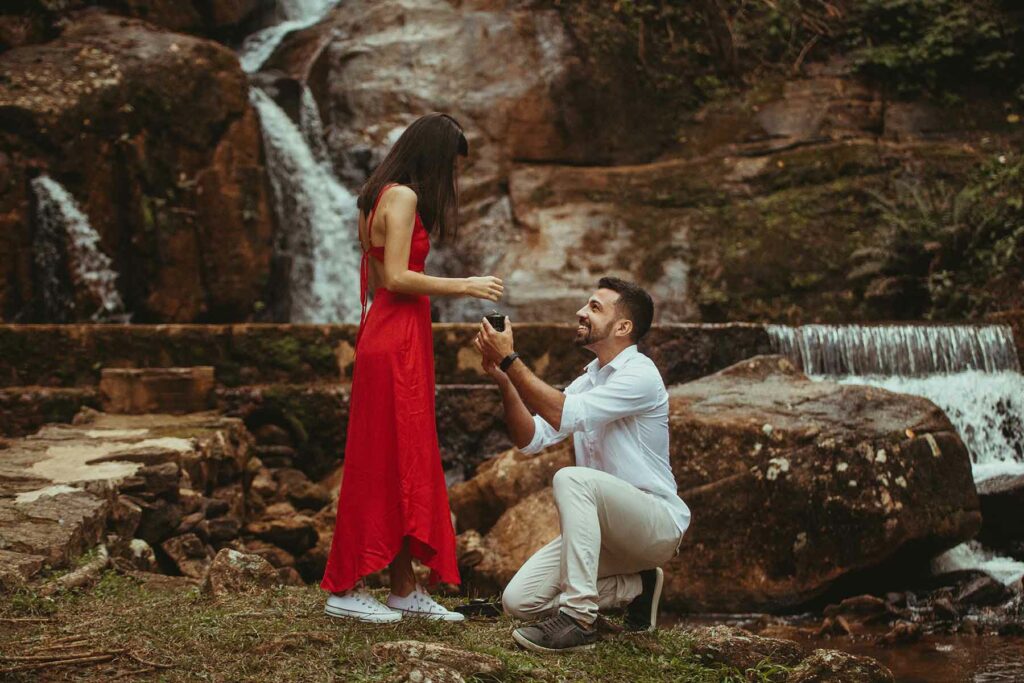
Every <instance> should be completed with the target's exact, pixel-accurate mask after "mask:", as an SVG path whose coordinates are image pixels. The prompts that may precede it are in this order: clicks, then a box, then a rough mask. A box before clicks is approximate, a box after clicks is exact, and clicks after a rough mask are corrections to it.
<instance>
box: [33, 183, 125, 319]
mask: <svg viewBox="0 0 1024 683" xmlns="http://www.w3.org/2000/svg"><path fill="white" fill-rule="evenodd" d="M31 184H32V191H33V193H34V194H35V198H36V210H37V216H38V226H37V234H38V239H37V240H36V244H35V247H36V264H37V266H39V269H40V271H41V273H42V280H43V282H42V289H43V304H44V307H45V308H46V310H47V312H53V313H55V314H56V315H57V316H60V315H61V313H60V311H68V310H69V309H71V308H73V307H74V301H73V297H70V298H69V297H68V296H67V295H66V294H64V293H62V292H61V291H60V290H61V287H60V284H59V282H60V273H59V264H60V261H61V254H62V251H63V250H62V248H61V246H60V245H61V244H63V245H65V246H66V254H67V261H68V266H69V269H70V271H71V279H72V282H73V283H74V285H75V286H77V287H82V288H84V289H85V290H87V291H88V292H89V294H90V295H91V296H92V298H93V299H95V300H96V301H97V302H98V303H99V308H98V309H97V310H96V311H95V312H94V313H93V314H92V315H91V319H92V320H93V321H101V320H109V319H111V318H112V317H114V316H116V315H117V314H119V313H123V311H124V303H123V302H122V301H121V295H120V294H119V293H118V291H117V273H116V272H115V271H114V269H113V268H112V267H111V261H110V258H109V257H107V255H106V254H104V253H103V252H102V251H101V250H100V236H99V235H98V234H97V233H96V231H95V230H94V229H93V227H92V225H90V224H89V219H88V218H87V217H86V215H85V214H84V213H82V210H81V209H80V208H78V204H77V203H76V202H75V199H74V197H72V196H71V193H70V192H68V191H67V190H66V189H64V187H63V186H62V185H61V184H60V183H58V182H57V181H55V180H53V179H52V178H50V177H48V176H45V175H43V176H39V177H38V178H35V179H34V180H32V183H31Z"/></svg>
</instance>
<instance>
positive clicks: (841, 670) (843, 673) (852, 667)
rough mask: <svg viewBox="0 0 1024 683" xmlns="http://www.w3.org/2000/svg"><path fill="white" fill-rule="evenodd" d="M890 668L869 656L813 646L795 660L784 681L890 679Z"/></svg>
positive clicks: (872, 682) (869, 682)
mask: <svg viewBox="0 0 1024 683" xmlns="http://www.w3.org/2000/svg"><path fill="white" fill-rule="evenodd" d="M893 680H894V678H893V675H892V672H891V671H889V669H887V668H885V667H884V666H882V665H881V664H879V663H878V662H877V661H875V660H874V659H871V658H870V657H858V656H856V655H851V654H847V653H846V652H840V651H838V650H815V651H814V652H813V653H812V654H811V656H810V657H808V658H807V659H805V660H803V661H802V662H800V664H798V665H797V666H796V667H795V668H794V669H793V670H792V671H791V672H790V674H789V677H788V678H786V683H892V682H893Z"/></svg>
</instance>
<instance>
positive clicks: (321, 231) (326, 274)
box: [239, 0, 360, 323]
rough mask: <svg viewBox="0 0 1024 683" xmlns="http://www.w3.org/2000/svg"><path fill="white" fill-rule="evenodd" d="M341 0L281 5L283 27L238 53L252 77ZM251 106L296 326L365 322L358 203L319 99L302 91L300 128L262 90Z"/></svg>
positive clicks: (286, 0)
mask: <svg viewBox="0 0 1024 683" xmlns="http://www.w3.org/2000/svg"><path fill="white" fill-rule="evenodd" d="M335 4H337V3H336V0H279V2H278V14H279V15H280V16H281V17H282V18H283V19H284V21H283V22H282V23H280V24H277V25H275V26H271V27H270V28H267V29H263V30H262V31H260V32H258V33H256V34H253V35H252V36H250V37H249V38H247V39H246V41H245V43H244V44H243V45H242V49H241V51H240V53H239V60H240V62H241V64H242V68H243V69H245V71H247V72H249V73H252V72H254V71H256V70H258V69H259V68H260V67H261V66H262V64H263V63H264V62H265V61H266V60H267V58H268V57H269V56H270V55H271V54H272V53H273V51H274V49H275V48H276V47H277V46H278V44H279V43H280V42H281V40H282V39H283V38H284V36H285V35H287V34H288V33H290V32H291V31H295V30H298V29H301V28H305V27H307V26H310V25H312V24H314V23H316V22H317V21H319V20H320V19H321V18H323V16H324V15H325V14H326V13H327V11H328V10H330V9H331V8H332V7H333V6H334V5H335ZM249 99H250V101H251V102H252V104H253V106H254V107H255V108H256V110H257V112H258V113H259V116H260V125H261V126H262V129H263V141H264V146H265V149H266V155H267V168H268V173H269V175H270V180H271V186H272V189H273V192H274V207H275V210H276V214H277V218H278V223H279V225H280V226H281V229H282V231H283V233H284V235H285V239H284V240H283V247H282V248H281V252H282V254H283V255H284V256H286V257H287V258H288V259H289V260H290V262H291V269H290V275H289V280H290V285H289V293H290V299H291V307H290V308H291V314H290V320H291V321H292V322H311V323H339V322H355V321H357V320H359V310H360V304H359V258H360V248H359V242H358V235H357V231H356V225H357V221H358V210H357V208H356V197H355V195H353V194H352V193H351V192H349V191H348V189H346V188H345V186H344V185H342V184H341V182H340V181H339V180H338V179H337V177H336V176H335V174H334V169H333V167H332V166H331V163H330V157H329V153H328V151H327V145H326V143H325V141H324V130H323V122H322V121H321V119H320V110H319V108H318V107H317V104H316V100H315V99H314V97H313V93H312V92H311V91H310V90H309V88H307V87H303V91H302V97H301V100H300V109H299V124H298V126H297V125H296V124H295V122H293V121H292V120H291V119H290V118H289V117H288V115H287V114H285V112H284V111H283V110H282V109H281V107H279V106H278V104H277V103H276V102H274V100H273V99H272V98H271V97H270V96H269V95H267V94H266V93H264V92H263V91H262V90H260V89H259V88H256V87H253V88H252V89H250V91H249Z"/></svg>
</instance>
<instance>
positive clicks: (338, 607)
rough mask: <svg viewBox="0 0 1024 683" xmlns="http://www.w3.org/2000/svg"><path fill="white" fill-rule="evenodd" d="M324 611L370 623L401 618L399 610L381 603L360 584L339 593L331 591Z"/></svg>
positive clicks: (385, 622) (330, 614)
mask: <svg viewBox="0 0 1024 683" xmlns="http://www.w3.org/2000/svg"><path fill="white" fill-rule="evenodd" d="M324 612H325V613H327V614H328V615H329V616H332V617H347V618H349V619H357V620H359V621H365V622H368V623H371V624H392V623H394V622H396V621H399V620H401V618H402V613H401V612H396V611H395V610H393V609H389V608H388V607H385V606H384V605H382V604H381V603H380V601H378V600H377V598H375V597H373V595H371V594H370V591H368V590H366V588H365V587H364V586H361V585H360V586H356V587H355V588H353V589H352V590H348V591H345V592H344V593H342V594H341V595H336V594H334V593H332V594H331V595H329V596H327V604H326V605H325V606H324Z"/></svg>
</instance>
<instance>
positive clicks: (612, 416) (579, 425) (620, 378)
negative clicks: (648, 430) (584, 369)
mask: <svg viewBox="0 0 1024 683" xmlns="http://www.w3.org/2000/svg"><path fill="white" fill-rule="evenodd" d="M663 387H664V385H663V383H662V381H661V375H659V374H658V372H657V369H654V368H649V367H645V366H643V365H640V366H638V367H633V366H626V367H624V368H620V369H619V370H616V371H615V373H614V374H613V375H612V376H611V377H610V378H609V379H608V381H607V382H605V383H604V384H602V385H601V386H599V387H594V388H593V389H591V390H590V391H586V392H582V393H578V394H572V395H566V397H565V405H563V406H562V424H561V425H559V429H558V431H559V433H565V434H571V433H573V432H579V431H593V430H594V429H597V428H598V427H600V426H602V425H605V424H608V423H609V422H613V421H615V420H618V419H620V418H623V417H626V416H628V415H639V414H641V413H644V412H646V411H648V410H650V409H652V408H654V407H656V406H657V405H658V404H659V403H660V402H661V400H662V392H663Z"/></svg>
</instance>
